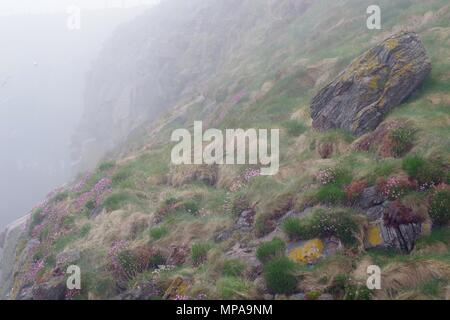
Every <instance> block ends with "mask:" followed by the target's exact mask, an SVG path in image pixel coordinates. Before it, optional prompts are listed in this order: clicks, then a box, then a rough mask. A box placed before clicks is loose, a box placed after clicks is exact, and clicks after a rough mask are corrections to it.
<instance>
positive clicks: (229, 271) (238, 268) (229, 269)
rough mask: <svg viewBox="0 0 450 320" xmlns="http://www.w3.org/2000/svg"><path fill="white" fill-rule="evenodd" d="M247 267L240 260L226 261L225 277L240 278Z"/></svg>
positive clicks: (224, 265) (224, 264)
mask: <svg viewBox="0 0 450 320" xmlns="http://www.w3.org/2000/svg"><path fill="white" fill-rule="evenodd" d="M245 269H246V265H245V263H244V262H243V261H241V260H238V259H232V260H226V261H225V262H224V263H223V270H222V272H223V275H224V276H228V277H240V276H242V275H243V273H244V271H245Z"/></svg>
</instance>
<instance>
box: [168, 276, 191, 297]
mask: <svg viewBox="0 0 450 320" xmlns="http://www.w3.org/2000/svg"><path fill="white" fill-rule="evenodd" d="M188 288H189V284H188V283H187V282H186V281H184V280H183V278H181V277H177V278H175V280H173V281H172V283H171V284H170V286H169V288H167V290H166V292H165V294H164V297H163V298H164V299H169V300H173V299H176V298H177V296H178V297H179V296H184V295H185V294H186V291H187V289H188Z"/></svg>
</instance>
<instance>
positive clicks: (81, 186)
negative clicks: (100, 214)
mask: <svg viewBox="0 0 450 320" xmlns="http://www.w3.org/2000/svg"><path fill="white" fill-rule="evenodd" d="M91 177H92V173H90V172H88V173H86V174H85V175H84V176H83V177H82V178H81V179H80V180H79V181H78V182H77V183H76V184H75V185H74V186H73V188H72V192H76V193H79V192H81V191H82V190H83V189H84V187H85V186H86V183H87V181H88V180H89V179H90V178H91Z"/></svg>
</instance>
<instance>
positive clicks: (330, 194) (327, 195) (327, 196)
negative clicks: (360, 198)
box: [316, 184, 346, 205]
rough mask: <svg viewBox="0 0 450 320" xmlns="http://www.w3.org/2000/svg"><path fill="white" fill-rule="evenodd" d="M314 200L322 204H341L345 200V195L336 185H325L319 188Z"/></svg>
mask: <svg viewBox="0 0 450 320" xmlns="http://www.w3.org/2000/svg"><path fill="white" fill-rule="evenodd" d="M316 199H317V201H318V202H320V203H324V204H333V205H337V204H342V203H344V201H345V199H346V193H345V191H344V190H343V189H342V187H339V186H337V185H334V184H333V185H326V186H323V187H321V188H320V189H319V190H318V191H317V193H316Z"/></svg>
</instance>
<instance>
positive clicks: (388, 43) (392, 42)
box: [385, 39, 398, 50]
mask: <svg viewBox="0 0 450 320" xmlns="http://www.w3.org/2000/svg"><path fill="white" fill-rule="evenodd" d="M385 45H386V48H388V49H389V50H393V49H395V48H396V47H397V46H398V40H397V39H389V40H387V41H386V44H385Z"/></svg>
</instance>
